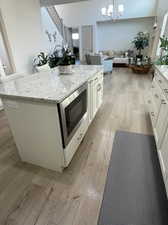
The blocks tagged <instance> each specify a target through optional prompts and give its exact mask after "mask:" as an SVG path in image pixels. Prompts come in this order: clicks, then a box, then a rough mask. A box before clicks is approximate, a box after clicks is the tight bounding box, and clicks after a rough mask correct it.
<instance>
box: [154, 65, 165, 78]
mask: <svg viewBox="0 0 168 225" xmlns="http://www.w3.org/2000/svg"><path fill="white" fill-rule="evenodd" d="M155 69H157V71H158V72H160V74H161V75H162V76H163V77H164V78H165V79H166V80H167V81H168V65H161V66H159V65H155Z"/></svg>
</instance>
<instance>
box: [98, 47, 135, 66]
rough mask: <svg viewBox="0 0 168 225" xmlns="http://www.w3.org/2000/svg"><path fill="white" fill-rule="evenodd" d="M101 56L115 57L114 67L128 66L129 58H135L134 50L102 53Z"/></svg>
mask: <svg viewBox="0 0 168 225" xmlns="http://www.w3.org/2000/svg"><path fill="white" fill-rule="evenodd" d="M99 53H100V54H102V55H103V56H106V57H113V66H127V65H128V64H129V58H130V57H134V52H133V51H132V50H127V51H113V50H108V51H100V52H99Z"/></svg>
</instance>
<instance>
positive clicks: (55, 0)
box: [40, 0, 90, 7]
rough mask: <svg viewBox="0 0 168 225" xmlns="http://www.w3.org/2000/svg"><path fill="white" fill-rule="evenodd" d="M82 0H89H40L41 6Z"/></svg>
mask: <svg viewBox="0 0 168 225" xmlns="http://www.w3.org/2000/svg"><path fill="white" fill-rule="evenodd" d="M83 1H90V0H40V4H41V6H47V7H48V6H53V5H63V4H69V3H75V2H83Z"/></svg>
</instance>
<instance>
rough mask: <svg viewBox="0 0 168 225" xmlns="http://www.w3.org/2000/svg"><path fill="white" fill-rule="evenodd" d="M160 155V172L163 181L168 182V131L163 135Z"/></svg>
mask: <svg viewBox="0 0 168 225" xmlns="http://www.w3.org/2000/svg"><path fill="white" fill-rule="evenodd" d="M160 155H161V158H162V159H161V160H160V161H162V162H160V163H161V164H162V165H161V167H162V171H163V173H164V179H165V180H168V129H167V131H166V133H165V135H164V140H163V143H162V146H161V149H160Z"/></svg>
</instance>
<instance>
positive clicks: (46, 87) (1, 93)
mask: <svg viewBox="0 0 168 225" xmlns="http://www.w3.org/2000/svg"><path fill="white" fill-rule="evenodd" d="M99 71H103V67H102V66H94V65H89V66H88V65H76V66H73V74H71V75H59V73H58V70H52V71H49V72H41V73H35V74H32V75H25V76H23V77H20V78H17V79H14V80H10V81H6V82H4V83H2V84H0V97H1V98H2V99H3V98H5V99H15V100H17V99H20V100H29V101H40V102H50V103H60V102H61V101H63V100H64V99H65V98H66V97H67V96H69V95H70V94H71V93H73V92H74V91H75V90H76V89H78V88H79V87H80V86H81V85H83V84H84V83H85V82H87V81H88V80H89V79H90V78H91V77H92V76H94V74H96V73H97V72H99Z"/></svg>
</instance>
